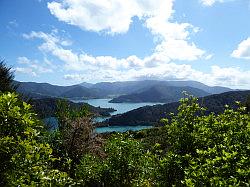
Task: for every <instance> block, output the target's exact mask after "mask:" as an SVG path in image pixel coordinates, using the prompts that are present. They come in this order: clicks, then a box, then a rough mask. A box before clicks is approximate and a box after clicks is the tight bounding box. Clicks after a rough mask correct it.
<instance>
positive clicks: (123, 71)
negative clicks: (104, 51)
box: [20, 32, 250, 88]
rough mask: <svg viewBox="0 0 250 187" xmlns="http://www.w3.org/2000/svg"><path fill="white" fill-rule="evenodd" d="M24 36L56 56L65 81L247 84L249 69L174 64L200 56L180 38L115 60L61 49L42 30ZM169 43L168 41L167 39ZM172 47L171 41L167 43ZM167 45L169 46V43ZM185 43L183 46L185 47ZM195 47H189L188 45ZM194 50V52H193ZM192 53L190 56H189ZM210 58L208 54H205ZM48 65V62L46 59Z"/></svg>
mask: <svg viewBox="0 0 250 187" xmlns="http://www.w3.org/2000/svg"><path fill="white" fill-rule="evenodd" d="M24 36H25V37H26V38H29V39H31V38H40V39H42V44H41V45H40V46H39V47H38V48H39V50H41V51H42V52H43V53H45V54H47V55H52V56H54V57H57V58H58V59H60V60H61V61H63V62H64V71H71V72H73V73H67V74H66V75H64V78H65V79H66V80H69V81H77V82H81V81H87V82H99V81H124V80H135V79H161V80H169V79H171V80H196V81H200V82H203V83H205V84H208V85H223V86H230V87H237V86H238V88H239V87H242V88H245V87H247V86H249V85H250V72H249V71H243V70H241V69H240V68H232V67H228V68H221V67H219V66H213V67H211V71H210V73H203V72H201V71H198V70H196V69H194V68H192V66H191V65H187V64H176V63H174V62H172V61H173V60H184V59H186V60H195V59H197V58H198V57H199V56H202V55H203V56H204V53H203V51H202V50H198V49H195V48H196V47H195V46H194V44H191V45H190V46H189V45H188V44H187V43H185V41H183V40H177V41H174V42H175V44H178V43H180V44H179V45H176V47H173V49H172V50H170V49H171V48H168V50H165V47H166V46H165V45H168V43H167V42H166V43H165V42H162V43H161V44H158V45H157V47H156V49H155V51H154V53H153V54H152V55H150V56H147V57H145V58H138V57H137V56H135V55H132V56H129V57H127V58H122V59H117V58H114V57H111V56H96V57H94V56H91V55H88V54H86V53H80V54H77V53H74V52H73V51H72V50H69V49H65V48H64V47H63V46H62V44H61V39H59V37H56V36H55V35H53V34H46V33H43V32H31V33H30V34H28V35H27V34H26V35H24ZM169 41H170V42H171V40H169ZM171 45H172V46H174V45H173V44H171ZM171 45H170V46H171ZM180 46H181V48H182V49H185V50H183V53H182V54H178V53H177V52H175V48H177V49H178V48H179V47H180ZM185 46H186V47H185ZM192 46H193V48H194V49H195V50H194V49H190V47H192ZM193 52H195V53H193ZM191 53H193V54H194V55H192V54H191ZM205 58H206V59H210V58H212V55H208V56H206V57H205ZM26 61H27V59H25V58H20V62H22V63H27V62H26ZM47 63H49V64H51V62H47Z"/></svg>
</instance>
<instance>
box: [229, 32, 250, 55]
mask: <svg viewBox="0 0 250 187" xmlns="http://www.w3.org/2000/svg"><path fill="white" fill-rule="evenodd" d="M231 56H232V57H234V58H242V59H248V60H250V37H249V38H247V39H246V40H243V41H242V42H241V43H240V44H239V45H238V48H237V49H235V50H234V51H233V52H232V54H231Z"/></svg>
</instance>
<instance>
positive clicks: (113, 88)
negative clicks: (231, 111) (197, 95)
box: [91, 80, 232, 95]
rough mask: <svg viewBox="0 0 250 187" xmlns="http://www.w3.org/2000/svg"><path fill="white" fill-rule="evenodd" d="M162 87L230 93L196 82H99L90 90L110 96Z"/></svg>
mask: <svg viewBox="0 0 250 187" xmlns="http://www.w3.org/2000/svg"><path fill="white" fill-rule="evenodd" d="M156 85H164V86H175V87H193V88H197V89H201V90H203V91H205V92H208V93H211V94H217V93H223V92H228V91H232V89H230V88H226V87H220V86H214V87H213V86H207V85H205V84H203V83H200V82H197V81H158V80H142V81H124V82H101V83H97V84H94V85H93V86H92V87H91V88H98V89H101V90H107V91H108V92H109V93H110V94H117V95H119V94H120V95H121V94H131V93H134V92H136V91H142V90H143V89H144V90H145V89H148V88H150V87H152V86H156Z"/></svg>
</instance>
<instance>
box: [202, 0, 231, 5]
mask: <svg viewBox="0 0 250 187" xmlns="http://www.w3.org/2000/svg"><path fill="white" fill-rule="evenodd" d="M231 1H235V0H200V2H201V3H202V5H204V6H209V7H211V6H213V5H214V4H215V3H227V2H231Z"/></svg>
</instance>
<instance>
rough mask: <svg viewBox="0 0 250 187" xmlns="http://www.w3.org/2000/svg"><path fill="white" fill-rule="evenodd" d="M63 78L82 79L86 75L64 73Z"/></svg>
mask: <svg viewBox="0 0 250 187" xmlns="http://www.w3.org/2000/svg"><path fill="white" fill-rule="evenodd" d="M64 79H66V80H73V81H84V80H85V79H86V75H82V74H66V75H64Z"/></svg>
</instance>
